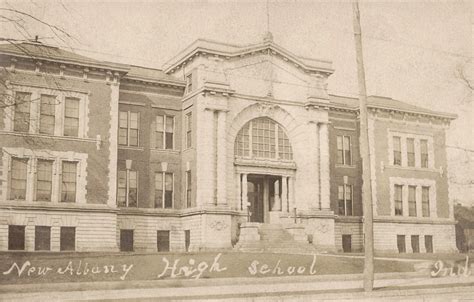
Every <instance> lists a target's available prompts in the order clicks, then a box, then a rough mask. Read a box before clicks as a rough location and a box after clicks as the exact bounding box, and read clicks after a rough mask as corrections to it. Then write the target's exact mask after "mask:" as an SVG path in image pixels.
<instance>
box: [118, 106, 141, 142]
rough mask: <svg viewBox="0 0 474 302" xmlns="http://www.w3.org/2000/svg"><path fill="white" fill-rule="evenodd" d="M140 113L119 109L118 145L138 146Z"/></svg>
mask: <svg viewBox="0 0 474 302" xmlns="http://www.w3.org/2000/svg"><path fill="white" fill-rule="evenodd" d="M139 124H140V114H139V113H138V112H130V111H120V113H119V133H118V139H119V142H118V143H119V145H122V146H135V147H137V146H138V141H139V132H138V131H139Z"/></svg>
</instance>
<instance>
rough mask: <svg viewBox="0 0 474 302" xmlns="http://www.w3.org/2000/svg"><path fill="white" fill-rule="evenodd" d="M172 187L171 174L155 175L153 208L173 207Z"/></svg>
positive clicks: (160, 173)
mask: <svg viewBox="0 0 474 302" xmlns="http://www.w3.org/2000/svg"><path fill="white" fill-rule="evenodd" d="M163 180H164V181H163ZM173 187H174V186H173V173H166V172H157V173H155V208H167V209H168V208H172V207H173Z"/></svg>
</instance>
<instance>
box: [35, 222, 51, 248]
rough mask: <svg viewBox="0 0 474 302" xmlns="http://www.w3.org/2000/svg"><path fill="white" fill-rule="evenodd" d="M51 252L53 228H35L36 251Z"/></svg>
mask: <svg viewBox="0 0 474 302" xmlns="http://www.w3.org/2000/svg"><path fill="white" fill-rule="evenodd" d="M49 250H51V227H49V226H36V227H35V251H49Z"/></svg>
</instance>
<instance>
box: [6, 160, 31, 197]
mask: <svg viewBox="0 0 474 302" xmlns="http://www.w3.org/2000/svg"><path fill="white" fill-rule="evenodd" d="M27 168H28V159H25V158H15V157H12V160H11V176H10V199H11V200H25V199H26V177H27Z"/></svg>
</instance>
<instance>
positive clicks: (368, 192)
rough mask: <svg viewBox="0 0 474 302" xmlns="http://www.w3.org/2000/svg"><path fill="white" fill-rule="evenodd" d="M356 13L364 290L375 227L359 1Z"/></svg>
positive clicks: (370, 275) (370, 281)
mask: <svg viewBox="0 0 474 302" xmlns="http://www.w3.org/2000/svg"><path fill="white" fill-rule="evenodd" d="M352 9H353V13H354V14H353V15H354V41H355V46H356V60H357V78H358V83H359V112H360V116H359V117H360V138H359V143H360V153H361V157H362V182H363V184H362V201H363V205H364V206H363V208H364V251H365V253H364V254H365V259H364V290H365V291H366V292H370V291H372V289H373V287H374V229H373V213H372V188H371V180H370V153H369V152H370V149H369V132H368V116H367V89H366V87H365V71H364V58H363V54H362V32H361V28H360V11H359V3H358V2H357V0H356V1H354V2H353V3H352Z"/></svg>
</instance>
